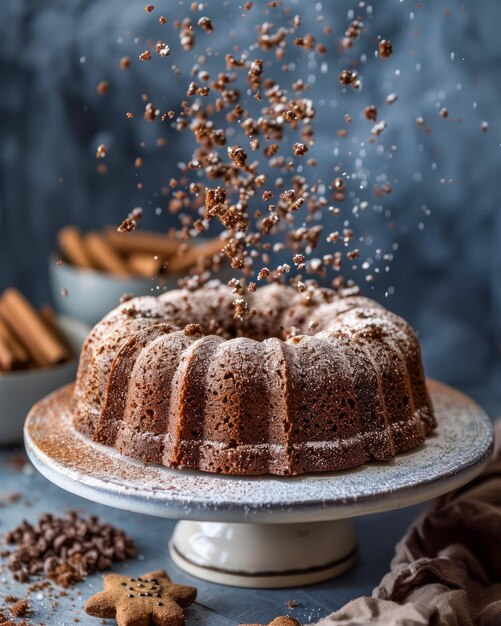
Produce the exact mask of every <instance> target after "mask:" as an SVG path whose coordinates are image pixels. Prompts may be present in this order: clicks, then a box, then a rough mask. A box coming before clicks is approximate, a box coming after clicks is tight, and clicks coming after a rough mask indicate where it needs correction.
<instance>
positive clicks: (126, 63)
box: [120, 57, 132, 70]
mask: <svg viewBox="0 0 501 626" xmlns="http://www.w3.org/2000/svg"><path fill="white" fill-rule="evenodd" d="M131 64H132V59H131V58H130V57H122V58H121V59H120V69H121V70H128V69H129V67H130V66H131Z"/></svg>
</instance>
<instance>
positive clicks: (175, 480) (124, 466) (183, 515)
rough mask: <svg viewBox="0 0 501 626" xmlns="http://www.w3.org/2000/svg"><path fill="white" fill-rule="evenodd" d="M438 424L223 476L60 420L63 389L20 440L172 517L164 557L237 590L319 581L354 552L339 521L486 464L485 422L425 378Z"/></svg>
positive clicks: (65, 484)
mask: <svg viewBox="0 0 501 626" xmlns="http://www.w3.org/2000/svg"><path fill="white" fill-rule="evenodd" d="M429 390H430V393H431V396H432V400H433V404H434V407H435V411H436V415H437V421H438V428H437V430H436V432H435V433H434V434H433V435H432V436H431V437H429V438H428V439H427V441H426V443H425V444H423V445H422V446H421V447H420V448H419V449H417V450H414V451H412V452H408V453H406V454H401V455H399V456H397V458H396V459H395V460H394V461H391V462H387V463H368V464H366V465H364V466H362V467H359V468H356V469H353V470H349V471H342V472H333V473H329V474H310V475H304V476H299V477H294V478H277V477H272V476H259V477H232V476H223V475H218V474H206V473H202V472H194V471H184V470H171V469H167V468H164V467H160V466H157V465H144V464H142V463H139V462H137V461H134V460H132V459H129V458H128V457H124V456H122V455H120V454H119V453H118V452H117V451H116V450H114V449H112V448H109V447H105V446H101V445H99V444H95V443H93V442H92V441H90V440H89V439H87V438H85V437H83V436H82V435H80V434H79V433H78V432H76V431H75V429H74V428H73V426H72V421H71V414H70V410H69V398H70V393H71V387H66V388H63V389H61V390H59V391H57V392H55V393H54V394H52V395H51V396H48V397H47V398H46V399H45V400H43V401H42V402H40V403H38V404H37V405H35V406H34V407H33V409H32V411H31V413H30V414H29V416H28V418H27V421H26V425H25V443H26V448H27V451H28V454H29V456H30V459H31V461H32V462H33V464H34V465H35V467H36V468H37V469H38V470H39V471H40V472H41V473H42V474H43V475H44V476H46V477H47V478H48V479H49V480H51V481H52V482H54V483H56V485H59V486H60V487H62V488H63V489H67V490H68V491H71V492H73V493H75V494H78V495H80V496H82V497H84V498H88V499H90V500H93V501H95V502H100V503H101V504H106V505H108V506H113V507H117V508H120V509H125V510H127V511H136V512H139V513H146V514H149V515H156V516H159V517H166V518H174V519H180V520H183V521H180V522H179V523H178V524H177V526H176V529H175V531H174V534H173V536H172V538H171V540H170V543H169V546H170V554H171V556H172V559H173V560H174V562H175V563H176V564H177V565H178V566H179V567H181V568H182V569H184V570H186V571H187V572H189V573H190V574H193V575H194V576H197V577H199V578H203V579H206V580H209V581H213V582H217V583H223V584H227V585H235V586H241V587H288V586H294V585H306V584H311V583H314V582H319V581H321V580H326V579H328V578H331V577H333V576H336V575H338V574H340V573H342V572H344V571H346V570H347V569H349V568H350V567H351V566H352V565H353V564H354V563H355V560H356V537H355V534H354V531H353V526H352V524H351V521H350V518H352V517H355V516H358V515H366V514H368V513H376V512H379V511H388V510H391V509H396V508H401V507H406V506H410V505H412V504H416V503H418V502H423V501H425V500H429V499H430V498H434V497H436V496H439V495H441V494H444V493H447V492H449V491H451V490H452V489H456V488H457V487H460V486H461V485H463V484H465V483H467V482H468V481H470V480H472V479H473V478H474V477H475V476H476V475H477V474H478V473H479V472H480V471H481V470H482V468H483V467H484V466H485V465H486V463H487V462H488V460H489V457H490V454H491V450H492V445H493V435H492V427H491V424H490V422H489V420H488V418H487V416H486V415H485V413H484V412H483V411H482V409H480V407H479V406H478V405H477V404H475V403H474V402H473V401H472V400H471V399H470V398H468V397H467V396H465V395H463V394H462V393H460V392H458V391H455V390H454V389H451V388H450V387H446V386H445V385H443V384H441V383H437V382H433V381H430V382H429Z"/></svg>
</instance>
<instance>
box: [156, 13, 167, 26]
mask: <svg viewBox="0 0 501 626" xmlns="http://www.w3.org/2000/svg"><path fill="white" fill-rule="evenodd" d="M158 21H159V22H160V24H167V18H166V17H164V16H163V15H161V16H160V17H159V18H158Z"/></svg>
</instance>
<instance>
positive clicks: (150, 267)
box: [127, 252, 163, 278]
mask: <svg viewBox="0 0 501 626" xmlns="http://www.w3.org/2000/svg"><path fill="white" fill-rule="evenodd" d="M127 260H128V263H129V267H130V269H131V270H132V272H133V273H134V274H138V275H139V276H144V277H145V278H153V277H154V276H156V275H157V274H158V272H159V271H160V268H161V267H162V263H163V259H162V258H161V257H159V256H158V255H157V254H155V255H153V254H151V253H144V252H136V253H135V254H131V255H130V256H129V258H128V259H127Z"/></svg>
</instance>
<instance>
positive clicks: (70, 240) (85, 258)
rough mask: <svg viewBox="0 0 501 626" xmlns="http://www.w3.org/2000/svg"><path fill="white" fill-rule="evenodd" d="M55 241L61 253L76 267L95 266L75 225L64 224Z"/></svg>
mask: <svg viewBox="0 0 501 626" xmlns="http://www.w3.org/2000/svg"><path fill="white" fill-rule="evenodd" d="M57 243H58V245H59V248H60V250H61V252H62V253H63V255H64V256H65V257H66V258H67V259H68V261H69V262H70V263H73V265H77V266H78V267H86V268H93V267H95V266H94V265H93V263H92V260H91V258H90V256H89V253H88V251H87V249H86V246H85V243H84V240H83V237H82V235H81V233H80V231H79V230H78V228H77V227H76V226H65V227H64V228H61V230H60V231H59V233H58V234H57Z"/></svg>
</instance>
